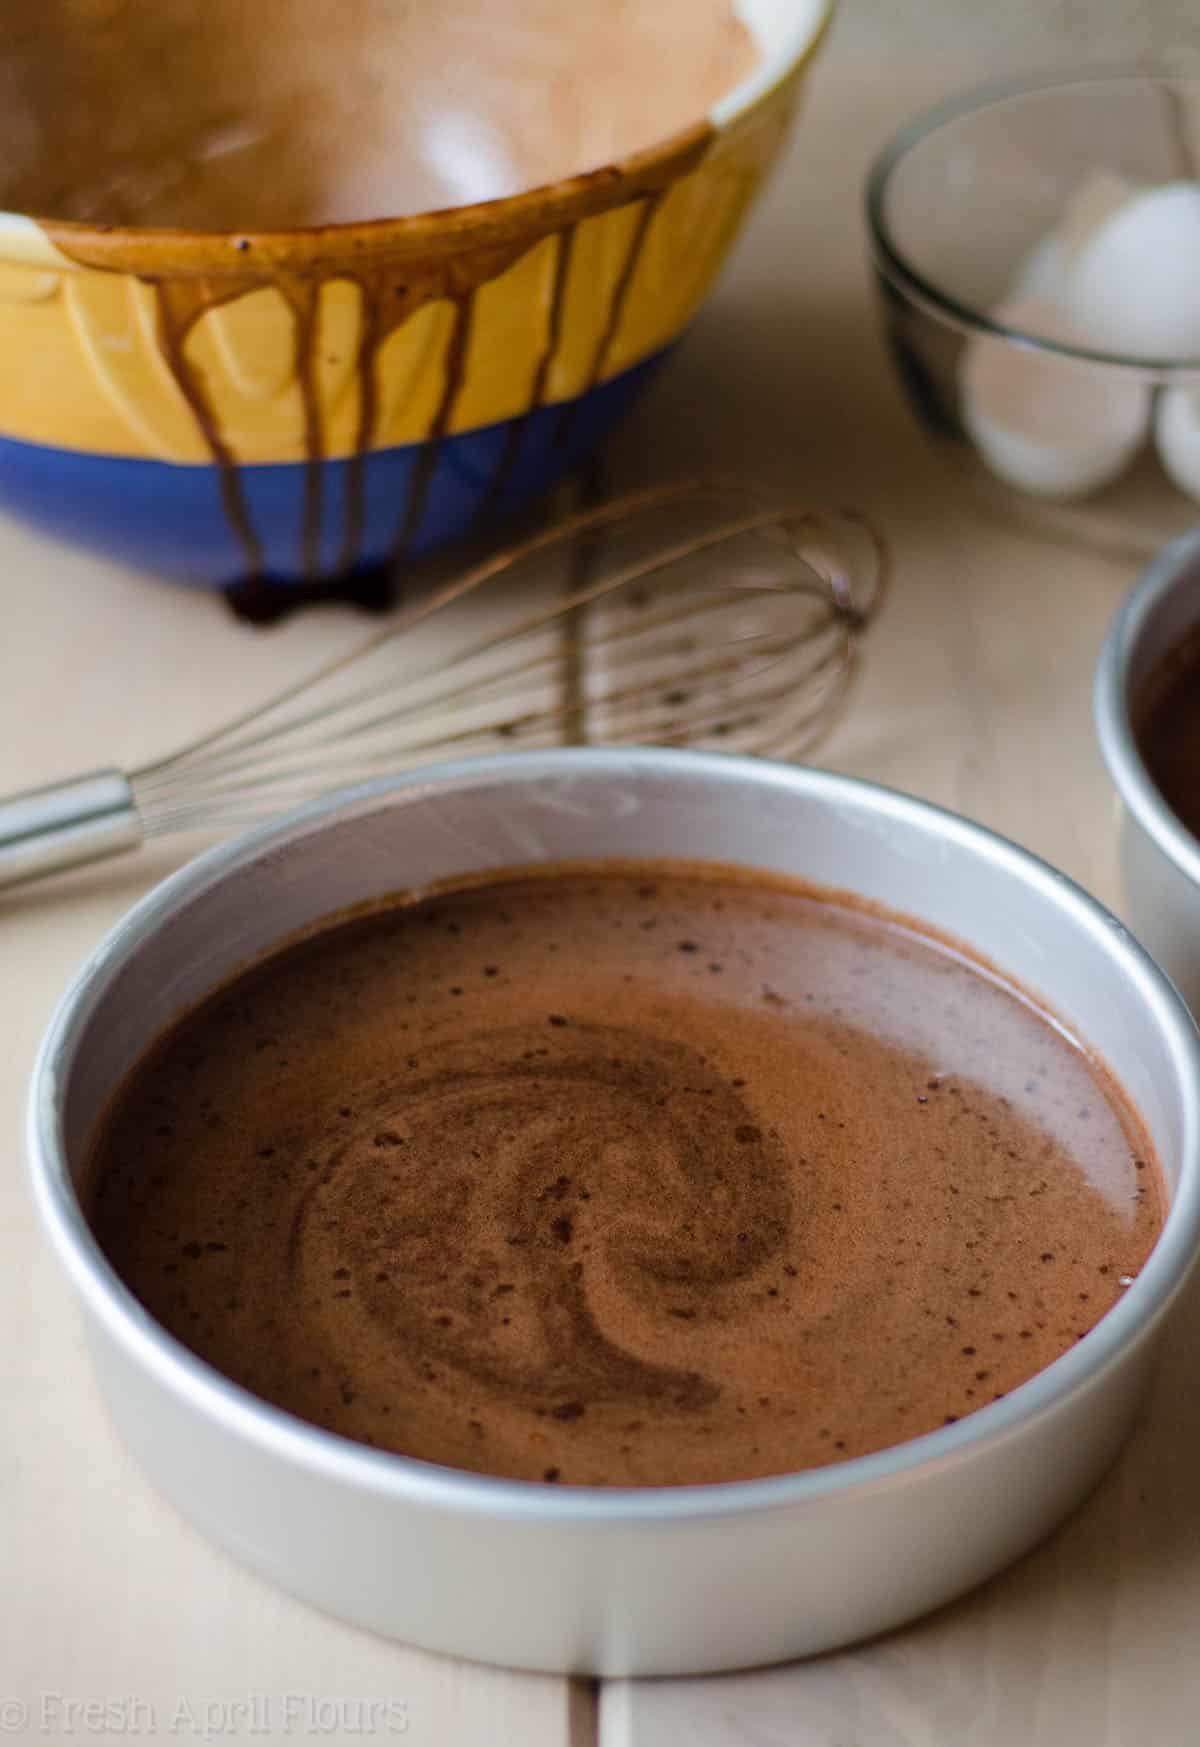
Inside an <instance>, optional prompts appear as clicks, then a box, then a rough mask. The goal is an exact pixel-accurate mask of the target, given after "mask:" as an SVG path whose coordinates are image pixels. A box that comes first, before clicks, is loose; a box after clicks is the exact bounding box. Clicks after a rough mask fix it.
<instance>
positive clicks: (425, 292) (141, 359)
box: [0, 0, 831, 587]
mask: <svg viewBox="0 0 1200 1747" xmlns="http://www.w3.org/2000/svg"><path fill="white" fill-rule="evenodd" d="M830 4H831V0H740V4H739V7H738V10H739V12H740V13H741V14H742V16H743V17H744V19H745V22H746V23H747V24H748V25H749V26H750V28H751V30H752V31H753V32H754V34H755V36H756V38H757V40H758V41H759V43H760V44H761V45H762V47H763V50H764V53H763V57H762V60H761V61H760V64H759V66H758V67H757V68H756V70H755V72H754V73H753V74H752V75H751V77H750V78H749V79H747V80H745V81H744V82H743V83H742V84H741V85H739V86H738V87H737V88H736V89H735V90H734V91H732V92H731V93H730V94H729V95H728V96H727V97H726V98H724V99H723V100H722V101H721V102H720V103H719V104H718V105H717V106H716V108H715V109H714V110H713V111H712V112H711V113H710V114H709V115H708V116H707V117H706V118H705V119H704V120H703V121H702V122H700V123H699V124H698V125H697V126H695V127H694V128H692V129H690V130H689V131H688V132H687V133H685V134H682V135H676V136H675V137H674V138H673V139H670V140H667V141H665V142H664V143H663V144H662V145H660V146H657V147H654V148H653V149H651V150H649V151H646V152H642V153H640V154H638V155H637V156H636V157H631V158H628V159H625V160H623V161H621V162H619V163H615V164H612V165H610V166H608V167H606V168H605V169H602V170H599V171H596V172H593V173H591V174H588V175H583V176H578V177H574V178H572V179H571V180H569V181H565V182H560V183H556V184H553V185H549V186H545V187H541V188H536V189H533V190H531V191H529V192H528V193H524V194H520V195H516V196H514V197H512V198H510V199H504V200H493V201H487V202H484V203H482V204H479V205H475V206H468V207H460V208H456V209H452V210H447V211H442V212H434V213H428V214H423V215H420V216H418V217H413V218H405V219H386V220H379V221H375V222H372V223H367V224H348V225H347V224H343V225H331V226H322V227H313V228H310V229H306V230H297V231H286V232H283V231H281V232H262V233H254V232H249V233H245V234H235V233H218V232H205V231H167V230H153V229H138V228H133V227H100V226H89V225H84V224H76V223H67V222H52V221H50V220H46V219H37V218H30V217H25V216H19V215H16V214H0V506H2V507H3V508H5V509H7V510H8V511H10V512H11V513H13V514H15V515H18V516H20V517H22V518H24V519H25V520H26V521H29V522H32V523H35V524H37V525H39V526H41V527H44V528H45V529H46V530H47V531H49V532H50V533H52V534H54V535H55V536H57V537H60V538H62V539H66V540H71V541H74V542H76V543H77V544H79V545H83V546H87V547H90V548H92V549H93V550H95V551H97V552H101V553H104V554H107V555H108V556H110V557H113V558H116V559H119V560H121V561H123V562H125V563H128V564H131V565H134V566H136V567H139V568H141V569H144V570H147V571H150V572H154V573H156V574H159V575H161V576H166V577H172V578H175V579H177V580H180V581H183V582H190V583H200V584H207V585H210V586H217V587H221V586H228V585H231V584H234V583H238V582H241V583H245V582H247V581H253V582H255V583H260V582H265V583H279V584H284V585H288V584H295V583H305V582H308V583H312V582H321V581H327V580H329V579H331V578H338V577H347V576H351V575H353V574H355V573H358V572H361V571H365V570H368V569H373V568H375V567H377V566H379V565H381V564H383V563H385V562H387V561H390V560H391V559H392V558H394V557H396V556H397V555H402V554H416V553H419V552H423V551H427V550H429V549H430V548H432V547H434V546H437V545H438V544H440V543H442V542H443V541H445V540H447V539H449V538H451V537H452V536H454V535H458V534H462V533H466V532H468V531H469V530H471V529H472V528H473V527H476V526H478V525H479V524H481V523H482V522H484V521H485V520H486V519H487V518H489V517H491V516H493V515H496V514H500V513H504V512H506V511H509V510H514V509H517V508H519V507H520V506H521V505H523V504H525V503H527V502H529V501H530V500H532V499H533V498H534V497H535V496H536V495H537V494H538V493H540V492H542V491H543V490H545V489H546V488H547V487H549V486H550V485H552V484H553V483H554V481H555V480H556V479H558V478H559V477H561V476H562V475H563V474H564V473H565V472H567V471H569V470H570V469H571V468H572V467H574V466H575V465H576V464H577V463H578V462H579V461H580V460H581V459H582V458H583V457H584V455H585V454H586V453H587V452H588V451H589V450H590V449H591V448H592V447H593V446H594V445H595V444H596V443H597V442H598V441H599V440H600V438H601V437H602V436H603V435H604V433H605V432H606V431H607V430H608V428H609V427H610V426H611V425H612V424H613V422H614V421H615V420H616V419H617V418H618V417H619V415H620V414H621V413H622V411H623V410H624V409H625V407H626V406H627V405H628V404H629V402H630V401H631V400H632V398H633V397H634V395H635V394H636V393H637V392H638V390H639V389H640V388H641V386H642V385H643V383H644V382H645V381H646V380H647V378H648V377H649V376H650V375H651V374H652V372H653V371H654V369H655V367H656V366H657V364H658V363H659V362H660V360H661V359H662V357H663V354H664V352H665V351H666V349H667V348H668V347H669V346H670V345H671V343H672V342H673V341H674V340H675V339H677V338H678V336H679V334H680V333H681V332H682V330H683V329H684V327H685V326H686V325H687V323H688V321H689V320H690V318H691V316H692V315H693V314H694V313H695V311H696V309H697V307H698V305H699V304H700V302H701V299H702V298H703V297H704V295H705V293H706V291H707V290H708V287H709V285H710V284H711V283H712V280H713V277H714V275H715V274H716V272H717V269H718V267H719V266H720V263H721V261H722V258H723V257H724V255H725V253H726V251H727V249H728V247H729V245H730V243H731V242H732V240H733V238H734V236H735V234H736V232H737V230H738V227H739V225H740V224H741V222H742V219H743V216H744V214H745V212H746V209H747V207H748V205H749V203H750V201H751V199H752V197H753V195H754V193H755V191H756V189H757V188H758V186H759V184H760V183H761V181H762V179H763V176H764V175H765V173H766V171H767V169H768V168H769V166H770V164H771V162H772V160H773V159H774V157H775V156H776V155H777V153H778V151H779V148H780V146H781V144H782V141H783V138H784V135H785V132H786V130H787V126H788V123H789V121H790V118H791V115H792V113H793V110H794V108H795V102H796V98H797V95H798V92H799V88H800V84H801V80H802V76H803V73H804V71H805V68H806V66H807V63H808V61H809V59H810V57H811V55H812V52H813V50H814V48H815V46H816V44H817V42H818V41H819V39H820V36H821V34H822V31H823V28H824V25H825V22H826V18H827V15H828V11H829V7H830Z"/></svg>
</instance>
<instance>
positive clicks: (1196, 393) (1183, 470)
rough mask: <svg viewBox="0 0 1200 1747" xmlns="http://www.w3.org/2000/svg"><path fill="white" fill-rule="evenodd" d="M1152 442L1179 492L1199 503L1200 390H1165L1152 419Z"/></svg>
mask: <svg viewBox="0 0 1200 1747" xmlns="http://www.w3.org/2000/svg"><path fill="white" fill-rule="evenodd" d="M1154 440H1155V443H1156V444H1157V446H1158V458H1159V460H1160V461H1161V462H1162V464H1163V467H1164V468H1165V469H1166V471H1167V473H1168V474H1169V475H1170V477H1171V478H1172V479H1173V480H1174V481H1175V484H1176V485H1177V486H1178V487H1179V489H1180V491H1185V492H1186V493H1187V495H1188V496H1189V497H1194V498H1197V499H1200V389H1195V388H1167V389H1164V391H1163V393H1162V395H1161V397H1160V399H1159V402H1158V411H1157V412H1156V413H1155V415H1154Z"/></svg>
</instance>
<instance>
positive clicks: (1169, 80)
mask: <svg viewBox="0 0 1200 1747" xmlns="http://www.w3.org/2000/svg"><path fill="white" fill-rule="evenodd" d="M1105 84H1112V85H1118V84H1124V85H1134V84H1140V85H1146V86H1158V87H1164V88H1169V87H1171V86H1191V87H1194V88H1195V90H1196V93H1197V94H1198V95H1200V72H1198V73H1194V74H1189V73H1181V72H1178V71H1175V70H1173V69H1171V68H1170V67H1168V66H1166V65H1163V66H1159V67H1156V66H1154V65H1153V64H1150V65H1146V66H1133V65H1127V64H1122V65H1116V66H1096V67H1092V68H1085V69H1083V70H1081V71H1079V72H1075V73H1072V74H1069V75H1064V74H1063V73H1062V72H1050V73H1037V74H1032V75H1018V76H1012V77H1005V78H1000V79H991V80H986V81H984V82H982V83H980V84H977V85H972V86H970V87H968V88H967V89H966V90H965V91H960V92H958V93H956V94H955V95H954V96H952V97H949V98H946V99H943V100H942V101H941V102H940V103H936V104H933V105H932V106H931V107H929V108H927V109H924V110H922V111H921V112H920V113H919V114H918V115H916V116H914V117H913V118H912V119H911V120H910V121H908V122H906V123H905V125H904V126H903V127H902V128H901V129H900V130H899V132H897V133H895V134H893V135H892V137H891V138H890V139H889V140H888V142H887V144H886V145H885V146H884V147H883V148H882V150H881V151H880V152H879V153H878V154H877V155H876V157H875V158H874V159H873V161H872V163H871V166H870V169H869V170H868V172H867V179H866V183H865V186H864V205H865V209H866V219H867V230H868V237H869V242H870V246H871V251H872V255H873V257H874V260H875V265H876V267H877V269H878V271H879V272H880V274H881V275H882V276H883V277H885V278H886V279H888V280H889V281H890V282H891V284H892V285H893V286H895V287H896V288H897V289H898V290H901V291H903V292H904V294H905V295H906V296H907V297H908V298H909V299H910V301H911V302H913V303H915V304H917V305H918V306H919V307H920V308H921V309H923V310H924V311H925V312H926V313H927V314H928V315H931V316H933V317H935V318H936V319H937V320H939V321H940V322H942V324H943V325H944V326H947V327H951V328H954V329H955V330H956V331H957V332H959V333H962V334H966V335H987V336H989V337H991V338H993V339H997V340H1003V341H1007V342H1009V343H1010V344H1013V345H1017V346H1023V347H1026V348H1028V349H1029V350H1031V351H1035V352H1042V353H1045V354H1047V355H1049V356H1051V357H1055V358H1062V359H1069V360H1072V361H1073V362H1077V363H1086V364H1103V365H1105V366H1107V367H1108V368H1109V369H1111V370H1114V371H1117V370H1119V371H1122V372H1123V373H1125V374H1127V375H1129V376H1132V377H1136V378H1138V379H1139V380H1153V381H1156V382H1163V381H1173V380H1175V379H1176V378H1180V377H1192V376H1200V355H1197V356H1195V357H1191V358H1150V357H1133V356H1127V355H1125V354H1123V353H1120V352H1109V351H1104V350H1102V349H1099V348H1096V347H1090V346H1082V345H1068V344H1067V343H1066V342H1065V341H1061V340H1052V339H1048V338H1047V337H1046V336H1045V335H1039V334H1035V333H1031V332H1029V331H1028V330H1027V329H1024V328H1021V327H1018V326H1015V325H1012V324H1010V323H1007V322H1005V321H1003V320H1000V319H999V318H998V317H997V316H996V315H994V314H989V313H988V312H987V311H986V310H981V309H977V308H976V307H975V306H974V305H973V304H970V303H967V302H964V301H963V300H962V299H961V298H957V297H954V296H953V295H951V293H950V292H948V291H945V290H943V289H941V288H940V287H939V286H938V285H937V284H935V283H934V281H933V280H931V279H930V278H928V277H927V276H926V275H925V274H923V273H922V272H920V271H919V270H918V269H917V268H916V267H914V266H913V265H912V264H911V262H910V261H909V260H908V258H907V256H906V254H905V252H904V250H903V249H902V248H901V247H900V245H899V243H898V242H897V241H896V239H895V236H894V234H893V231H892V227H891V225H890V223H889V221H888V216H887V196H888V188H889V184H890V182H891V179H892V176H893V174H894V172H895V171H896V170H898V169H899V167H900V165H901V164H902V163H903V162H904V160H905V158H907V156H908V154H909V153H910V152H911V151H912V150H914V149H915V148H916V147H917V146H919V145H921V144H923V142H924V141H925V140H927V139H929V138H931V137H932V136H933V135H935V134H937V133H938V132H939V131H940V130H941V129H942V128H944V127H948V126H950V125H951V124H952V123H954V122H956V121H961V120H963V119H964V118H965V117H967V116H970V115H974V114H977V113H982V112H983V111H984V110H987V109H990V108H993V107H999V106H1001V105H1003V104H1005V103H1011V102H1014V101H1017V100H1019V99H1021V98H1023V97H1036V96H1039V95H1051V94H1056V93H1058V94H1061V93H1064V92H1069V91H1078V90H1081V89H1094V88H1095V87H1097V86H1101V85H1105Z"/></svg>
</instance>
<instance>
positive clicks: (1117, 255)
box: [1062, 182, 1200, 359]
mask: <svg viewBox="0 0 1200 1747" xmlns="http://www.w3.org/2000/svg"><path fill="white" fill-rule="evenodd" d="M1062 301H1063V306H1064V308H1065V309H1067V310H1068V311H1069V313H1070V315H1071V316H1072V318H1073V319H1074V321H1075V323H1076V324H1077V325H1078V327H1079V330H1080V332H1081V333H1082V334H1084V335H1085V336H1086V343H1088V344H1090V345H1092V346H1095V347H1097V348H1098V349H1102V350H1104V351H1109V352H1120V353H1124V354H1125V355H1126V356H1128V357H1137V358H1156V359H1181V358H1200V185H1198V184H1197V183H1195V182H1167V183H1164V184H1163V185H1162V187H1160V188H1151V189H1148V190H1147V191H1146V192H1145V193H1142V194H1137V195H1135V196H1134V197H1133V199H1131V200H1126V201H1124V202H1123V203H1122V204H1119V205H1118V206H1117V208H1116V210H1115V211H1114V212H1113V213H1112V215H1111V216H1110V217H1109V218H1107V219H1106V220H1104V222H1102V223H1101V224H1100V225H1099V226H1098V228H1096V229H1095V230H1094V231H1093V233H1092V234H1091V236H1090V238H1089V239H1088V241H1087V242H1086V243H1085V244H1084V246H1083V247H1082V248H1081V249H1080V251H1079V253H1078V256H1077V258H1076V260H1075V262H1074V264H1073V266H1072V267H1071V269H1070V271H1069V273H1068V274H1067V280H1066V284H1065V286H1064V289H1063V293H1062Z"/></svg>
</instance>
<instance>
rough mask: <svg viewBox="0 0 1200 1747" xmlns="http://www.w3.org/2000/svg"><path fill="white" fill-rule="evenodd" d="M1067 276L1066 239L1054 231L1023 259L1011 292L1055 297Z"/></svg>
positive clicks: (1010, 287)
mask: <svg viewBox="0 0 1200 1747" xmlns="http://www.w3.org/2000/svg"><path fill="white" fill-rule="evenodd" d="M1066 276H1067V263H1066V259H1065V257H1064V255H1063V246H1062V240H1061V238H1060V237H1059V235H1058V232H1057V231H1051V232H1050V234H1049V235H1048V236H1044V237H1043V238H1042V239H1041V241H1040V242H1037V243H1035V244H1034V245H1033V247H1032V249H1030V251H1029V253H1028V254H1027V255H1026V257H1025V259H1024V260H1023V261H1022V262H1021V265H1020V266H1019V267H1018V269H1017V272H1016V276H1015V277H1014V279H1013V282H1012V284H1011V285H1010V286H1009V288H1008V295H1009V297H1010V298H1012V299H1015V298H1024V297H1044V298H1048V299H1051V300H1052V299H1054V298H1056V297H1057V296H1058V295H1059V293H1060V292H1061V291H1062V288H1063V282H1064V280H1065V279H1066Z"/></svg>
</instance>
